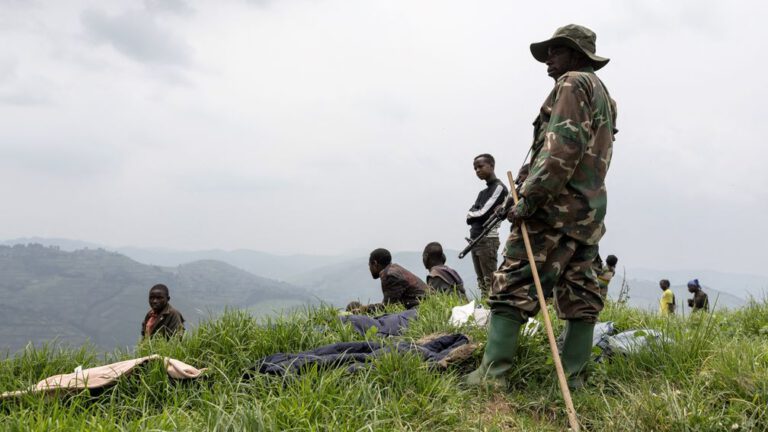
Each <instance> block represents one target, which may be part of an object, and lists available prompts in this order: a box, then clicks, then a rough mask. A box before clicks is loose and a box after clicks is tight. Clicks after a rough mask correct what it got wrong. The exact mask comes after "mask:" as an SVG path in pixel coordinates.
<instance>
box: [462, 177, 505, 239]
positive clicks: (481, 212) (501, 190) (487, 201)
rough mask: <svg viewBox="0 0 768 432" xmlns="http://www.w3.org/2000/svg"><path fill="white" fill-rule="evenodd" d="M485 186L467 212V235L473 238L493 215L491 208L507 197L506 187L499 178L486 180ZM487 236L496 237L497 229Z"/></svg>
mask: <svg viewBox="0 0 768 432" xmlns="http://www.w3.org/2000/svg"><path fill="white" fill-rule="evenodd" d="M486 184H487V187H486V188H485V189H483V190H481V191H480V193H479V194H477V199H476V200H475V204H473V205H472V207H470V209H469V213H467V224H468V225H469V236H470V237H471V238H475V237H477V236H478V235H480V233H481V232H483V224H484V223H485V221H487V220H488V218H490V217H491V216H492V215H493V210H494V209H495V208H496V207H498V206H499V205H501V204H502V203H503V202H504V199H505V198H506V197H507V193H508V191H507V187H506V186H504V183H503V182H502V181H501V180H499V179H493V180H489V181H488V182H486ZM488 236H489V237H498V236H499V234H498V231H494V232H492V233H490V234H489V235H488Z"/></svg>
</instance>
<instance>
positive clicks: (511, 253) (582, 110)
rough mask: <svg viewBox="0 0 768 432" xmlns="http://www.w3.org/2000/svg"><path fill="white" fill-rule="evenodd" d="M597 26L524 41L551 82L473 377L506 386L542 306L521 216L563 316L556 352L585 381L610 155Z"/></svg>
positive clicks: (577, 380)
mask: <svg viewBox="0 0 768 432" xmlns="http://www.w3.org/2000/svg"><path fill="white" fill-rule="evenodd" d="M595 40H596V37H595V33H594V32H592V31H591V30H589V29H588V28H586V27H582V26H578V25H574V24H570V25H566V26H564V27H561V28H559V29H557V31H555V34H554V36H553V37H552V38H551V39H549V40H546V41H543V42H539V43H534V44H531V53H532V54H533V57H534V58H535V59H536V60H538V61H540V62H543V63H546V64H547V66H548V68H547V73H548V75H549V76H550V77H552V78H553V79H555V87H554V89H553V90H552V92H551V93H550V94H549V96H547V98H546V99H545V100H544V104H543V105H542V107H541V110H540V111H539V115H538V117H537V118H536V121H535V123H534V141H533V146H532V152H533V153H532V157H531V164H530V174H529V175H528V177H527V178H526V179H525V182H524V183H523V185H522V187H521V188H520V194H521V195H522V197H521V199H520V201H519V202H518V204H517V205H515V206H514V207H512V208H511V210H510V211H509V213H508V215H507V217H508V219H509V220H510V221H511V222H512V223H513V230H512V232H511V233H510V235H509V238H508V240H507V243H506V247H505V250H504V262H503V263H502V264H501V266H500V267H499V270H498V271H497V272H495V273H494V279H493V285H492V289H491V296H490V299H489V304H490V305H491V319H490V325H489V328H488V342H487V344H486V347H485V353H484V355H483V361H482V363H481V365H480V367H479V368H478V369H477V370H475V371H474V372H472V373H471V374H470V375H469V376H468V377H467V382H468V383H469V384H471V385H477V384H481V383H482V382H483V381H484V380H486V379H488V380H493V381H496V382H499V383H503V384H506V377H505V376H506V374H507V372H508V371H509V370H511V369H512V365H513V364H514V361H515V352H516V349H517V342H518V337H519V334H520V327H521V326H522V325H523V323H525V322H526V320H527V319H528V318H529V317H531V316H534V315H536V313H537V312H538V311H539V304H538V301H537V296H536V288H535V285H534V283H533V277H532V271H531V267H530V263H529V262H528V258H527V255H526V251H525V245H524V243H523V239H522V234H521V230H520V226H519V222H520V221H525V223H526V225H527V227H528V233H529V235H530V239H531V245H532V248H533V255H534V258H535V261H536V265H537V269H538V272H539V275H540V276H541V279H542V280H541V283H542V286H543V287H544V289H545V291H549V292H545V296H547V297H549V296H550V295H552V292H551V291H552V287H554V299H555V307H556V309H557V314H558V317H559V318H560V319H563V320H566V321H567V323H566V327H565V338H564V342H563V346H562V351H561V359H562V362H563V368H564V370H565V372H566V374H567V375H568V383H569V386H571V387H573V388H576V387H579V386H581V385H583V384H584V381H583V379H584V374H581V373H580V372H582V370H583V368H584V366H585V365H586V362H587V360H589V357H590V354H591V352H592V332H593V330H594V326H595V322H596V320H597V316H598V314H599V313H600V311H601V310H602V309H603V299H602V298H601V297H600V292H599V289H598V285H597V277H596V275H595V271H594V269H593V267H592V263H593V261H594V260H595V257H596V256H597V249H598V247H597V244H598V242H599V241H600V238H601V237H602V236H603V234H604V233H605V227H604V225H603V220H604V219H605V212H606V189H605V183H604V180H605V175H606V173H607V171H608V166H609V164H610V161H611V151H612V148H613V140H614V133H616V129H615V128H614V126H615V121H616V107H615V104H614V102H613V100H612V99H611V98H610V95H609V94H608V90H607V89H606V88H605V86H604V85H603V83H602V82H601V81H600V80H599V79H598V77H597V76H596V75H595V70H598V69H600V68H602V67H603V66H605V65H606V64H607V63H608V59H607V58H603V57H599V56H597V55H595Z"/></svg>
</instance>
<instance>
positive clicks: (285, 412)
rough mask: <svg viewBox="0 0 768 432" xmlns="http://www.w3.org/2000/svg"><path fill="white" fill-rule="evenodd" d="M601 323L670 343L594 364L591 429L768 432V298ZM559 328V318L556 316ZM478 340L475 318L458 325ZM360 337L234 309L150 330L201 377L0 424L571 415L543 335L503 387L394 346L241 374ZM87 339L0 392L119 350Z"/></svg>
mask: <svg viewBox="0 0 768 432" xmlns="http://www.w3.org/2000/svg"><path fill="white" fill-rule="evenodd" d="M457 303H458V300H457V299H454V298H451V297H445V296H435V297H432V298H430V299H429V300H428V301H427V302H425V303H424V304H423V305H422V308H421V310H420V317H419V320H418V321H416V322H414V323H413V325H412V326H411V328H410V329H409V330H408V332H407V335H406V338H412V339H416V338H418V337H421V336H423V335H426V334H430V333H432V332H436V331H443V332H453V331H455V329H453V328H451V327H450V326H449V325H448V324H447V319H448V316H449V311H450V307H451V306H453V305H455V304H457ZM602 319H603V320H612V321H614V322H615V323H616V326H617V327H618V328H619V329H621V330H624V329H633V328H654V329H659V330H661V331H663V332H664V333H665V334H666V335H667V337H669V338H670V339H671V340H672V341H673V343H671V344H668V345H660V346H655V347H653V348H652V349H650V350H648V351H646V352H643V353H640V354H637V355H633V356H630V357H624V358H616V359H614V360H613V361H611V362H609V363H606V364H599V365H595V366H594V367H593V372H592V379H591V381H590V383H591V385H590V386H589V387H588V388H586V389H585V390H582V391H580V392H577V393H574V402H575V405H576V409H577V411H578V414H579V418H580V420H581V421H582V422H583V424H584V426H585V429H586V430H594V431H622V430H632V431H646V430H655V431H687V430H696V431H710V430H711V431H722V430H768V412H767V411H768V409H767V408H766V407H767V404H768V341H767V340H766V335H767V334H768V303H766V302H762V303H751V304H750V305H748V306H747V307H745V308H743V309H740V310H738V311H734V312H719V313H717V314H713V315H699V316H696V317H693V318H686V319H679V318H673V319H669V320H667V319H662V318H660V317H658V316H656V315H653V314H649V313H645V312H642V311H637V310H632V309H625V308H619V307H615V306H614V305H608V307H607V308H606V310H605V311H604V313H603V316H602ZM555 326H556V328H557V329H558V330H559V329H560V328H561V327H562V323H560V322H557V321H556V322H555ZM461 330H462V331H464V332H465V333H466V334H468V335H470V336H471V337H473V338H474V339H475V340H477V341H480V342H484V340H485V333H484V330H482V329H476V328H471V327H466V328H463V329H461ZM359 339H363V338H362V337H360V336H358V335H357V334H356V333H354V332H353V331H352V330H351V328H350V327H348V326H345V325H342V324H341V323H340V322H339V321H338V319H337V317H336V311H335V310H333V309H331V308H307V309H305V310H304V311H302V312H301V313H295V314H292V315H288V316H284V317H280V318H276V319H269V320H265V321H262V322H259V321H257V320H255V319H253V318H252V317H251V316H250V315H248V314H246V313H244V312H242V311H229V312H227V313H225V314H224V315H222V316H220V317H219V318H216V319H214V320H211V321H207V322H205V323H202V324H201V325H200V326H199V327H198V328H197V329H196V330H195V331H194V332H191V333H190V334H188V335H186V336H185V337H184V339H183V340H181V341H173V342H169V343H166V342H163V341H154V342H153V343H151V344H150V343H146V344H143V345H141V346H140V347H138V354H139V355H145V354H149V353H158V354H162V355H168V356H171V357H174V358H178V359H180V360H183V361H185V362H187V363H189V364H192V365H194V366H197V367H207V368H209V371H208V372H207V376H206V378H205V379H203V380H199V381H194V382H184V383H179V382H172V381H169V380H168V379H167V378H166V377H165V373H164V371H163V370H162V368H161V367H158V366H149V367H148V369H147V370H146V371H145V372H144V373H143V374H138V375H135V376H132V377H129V378H126V379H123V380H122V381H120V382H119V383H118V385H117V386H115V387H113V388H110V389H108V390H106V391H105V392H104V393H103V394H100V395H97V396H89V395H87V394H79V395H74V396H70V397H59V398H44V397H40V396H27V397H24V398H21V399H18V400H12V401H4V402H2V409H0V429H2V430H39V431H45V430H51V429H61V430H238V431H239V430H294V431H304V430H343V431H346V430H349V431H357V430H375V431H389V430H426V431H430V432H433V431H455V430H529V431H540V430H564V429H565V428H566V425H567V422H566V416H565V413H564V410H563V404H562V403H561V400H560V396H559V391H558V389H557V384H556V380H555V378H554V373H553V366H552V364H551V362H550V361H549V359H548V352H549V351H548V348H547V346H546V341H545V336H544V335H543V333H539V334H537V335H534V336H531V337H524V338H523V340H522V342H521V347H520V350H519V355H518V364H519V367H518V368H516V369H515V371H514V374H513V377H512V378H513V379H512V382H513V383H514V384H513V385H512V387H511V388H510V389H508V390H506V391H488V390H474V389H464V388H462V387H461V386H460V383H461V377H462V375H463V374H464V373H466V371H467V370H470V369H472V368H473V367H474V365H475V364H476V363H477V362H478V361H479V355H480V352H479V351H478V352H477V353H476V357H475V358H473V359H472V360H471V361H469V362H468V363H466V364H464V365H460V366H457V367H454V368H453V369H451V370H449V371H447V372H445V371H437V370H433V369H430V368H428V367H426V366H425V365H424V364H423V363H422V362H421V361H420V360H419V359H417V358H416V357H414V356H412V355H402V354H392V355H389V356H387V357H384V358H381V359H379V360H377V361H375V362H373V364H372V365H371V366H372V367H371V368H370V369H368V370H367V371H364V372H361V373H357V374H354V375H349V374H347V373H345V372H343V371H342V370H336V369H335V370H316V369H312V370H309V371H308V372H307V373H305V374H303V375H300V376H288V377H285V378H276V377H271V376H257V377H256V378H254V379H251V380H243V379H242V375H243V372H244V371H245V370H246V369H247V368H248V367H249V366H251V365H252V364H253V363H254V361H255V360H257V359H258V358H260V357H262V356H265V355H268V354H272V353H275V352H296V351H301V350H306V349H310V348H314V347H317V346H320V345H323V344H327V343H331V342H337V341H350V340H359ZM127 355H128V354H127V353H124V352H115V353H113V354H110V355H108V356H106V357H99V356H97V355H95V354H94V351H93V350H91V349H89V348H81V349H60V348H57V347H51V346H47V347H45V348H42V349H37V350H35V349H30V350H27V351H25V352H23V353H22V354H21V355H19V356H17V357H15V358H6V359H5V360H3V361H2V362H0V390H10V389H16V388H22V387H24V386H26V385H29V384H32V383H35V382H37V381H38V380H40V379H42V378H44V377H46V376H49V375H53V374H57V373H63V372H70V371H72V370H73V369H74V368H75V367H76V366H78V365H83V366H84V367H90V366H95V365H98V364H103V363H104V362H111V361H116V360H120V359H124V358H126V356H127Z"/></svg>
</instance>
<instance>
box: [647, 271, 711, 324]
mask: <svg viewBox="0 0 768 432" xmlns="http://www.w3.org/2000/svg"><path fill="white" fill-rule="evenodd" d="M659 288H661V291H662V294H661V299H659V313H661V314H662V315H664V316H669V315H674V314H675V312H676V309H677V304H676V302H675V294H674V293H673V292H672V289H671V288H670V285H669V280H667V279H662V280H660V281H659ZM688 292H689V293H691V294H693V298H689V299H688V307H689V308H691V311H692V312H709V298H708V296H707V293H705V292H704V291H703V290H702V289H701V284H700V283H699V280H698V279H693V280H690V281H688Z"/></svg>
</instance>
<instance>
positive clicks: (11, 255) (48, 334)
mask: <svg viewBox="0 0 768 432" xmlns="http://www.w3.org/2000/svg"><path fill="white" fill-rule="evenodd" d="M0 274H1V275H2V277H1V278H0V296H2V298H3V301H2V303H1V304H0V351H6V350H9V351H11V352H14V351H16V350H18V349H20V348H23V347H24V346H25V345H26V344H27V343H28V342H30V341H31V342H32V343H35V344H38V343H41V342H43V341H45V340H51V339H54V338H58V339H59V340H60V341H63V342H66V343H71V344H73V345H77V344H81V343H83V342H85V341H86V340H90V341H92V342H93V343H94V344H96V345H97V346H98V347H99V348H101V349H107V350H109V349H113V348H115V347H122V346H130V345H133V344H135V343H136V340H137V338H138V336H139V330H140V324H141V321H142V319H143V317H144V314H145V313H146V312H147V310H148V305H147V293H148V291H149V288H150V287H151V286H152V285H154V284H156V283H164V284H166V285H168V287H169V288H170V290H171V304H172V305H173V306H174V307H176V308H177V309H179V310H180V311H181V312H182V313H183V315H184V317H185V318H186V320H187V322H188V326H189V325H194V324H196V323H197V322H198V321H199V320H200V319H201V318H206V317H208V316H209V315H210V314H217V313H219V312H221V311H222V310H224V309H225V308H226V307H235V308H238V309H247V310H250V311H251V312H253V313H254V314H255V315H259V314H264V313H270V312H274V311H277V310H279V309H283V308H286V307H293V306H299V305H302V304H306V303H311V302H314V301H315V300H314V298H313V297H312V296H310V295H309V294H308V293H307V292H306V291H304V290H303V289H301V288H298V287H295V286H293V285H290V284H287V283H284V282H278V281H274V280H271V279H266V278H262V277H258V276H255V275H252V274H250V273H248V272H245V271H243V270H240V269H238V268H236V267H233V266H231V265H229V264H225V263H222V262H218V261H196V262H192V263H188V264H184V265H180V266H178V267H159V266H152V265H145V264H140V263H138V262H136V261H133V260H131V259H130V258H127V257H125V256H123V255H121V254H118V253H114V252H108V251H105V250H103V249H83V250H77V251H73V252H65V251H62V250H60V249H59V248H57V247H44V246H42V245H39V244H31V245H16V246H0Z"/></svg>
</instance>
